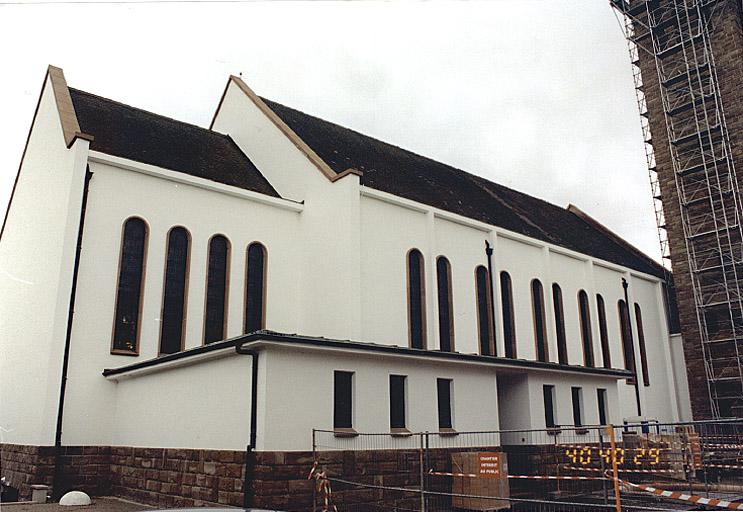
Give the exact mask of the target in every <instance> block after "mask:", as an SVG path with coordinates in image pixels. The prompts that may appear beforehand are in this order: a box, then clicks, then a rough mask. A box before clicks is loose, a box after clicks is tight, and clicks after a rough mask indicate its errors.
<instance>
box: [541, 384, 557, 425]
mask: <svg viewBox="0 0 743 512" xmlns="http://www.w3.org/2000/svg"><path fill="white" fill-rule="evenodd" d="M542 396H543V398H544V422H545V425H546V426H547V428H555V427H556V426H557V423H555V386H552V385H550V384H545V385H544V386H542Z"/></svg>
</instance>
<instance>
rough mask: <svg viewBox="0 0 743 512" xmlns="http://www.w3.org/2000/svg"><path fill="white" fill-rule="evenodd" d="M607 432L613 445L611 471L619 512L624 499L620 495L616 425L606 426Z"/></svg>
mask: <svg viewBox="0 0 743 512" xmlns="http://www.w3.org/2000/svg"><path fill="white" fill-rule="evenodd" d="M606 434H607V435H608V436H609V443H610V446H611V472H612V477H613V478H612V480H614V501H615V503H616V506H617V512H622V500H621V498H620V496H619V468H617V442H616V440H615V439H614V426H613V425H607V426H606Z"/></svg>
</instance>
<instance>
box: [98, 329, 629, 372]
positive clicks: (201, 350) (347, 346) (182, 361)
mask: <svg viewBox="0 0 743 512" xmlns="http://www.w3.org/2000/svg"><path fill="white" fill-rule="evenodd" d="M276 345H278V346H285V347H296V348H301V347H305V348H316V349H324V350H333V351H347V352H350V353H363V352H367V353H374V354H379V355H386V356H390V357H405V358H415V359H419V360H427V361H441V362H459V363H470V364H477V365H488V366H493V367H495V368H498V369H501V370H503V371H506V372H510V373H521V372H523V371H525V370H538V371H551V372H560V373H571V374H580V375H591V376H597V377H608V378H615V379H626V378H630V377H632V372H630V371H628V370H621V369H617V368H590V367H586V366H576V365H565V364H558V363H544V362H541V361H530V360H526V359H509V358H505V357H494V356H481V355H478V354H465V353H461V352H442V351H439V350H422V349H416V348H408V347H400V346H396V345H383V344H378V343H365V342H358V341H350V340H338V339H332V338H322V337H315V336H304V335H301V334H285V333H280V332H275V331H266V330H263V331H256V332H254V333H251V334H246V335H243V336H238V337H236V338H231V339H229V340H224V341H220V342H216V343H211V344H209V345H202V346H200V347H196V348H192V349H188V350H184V351H182V352H177V353H175V354H167V355H163V356H160V357H156V358H153V359H147V360H145V361H140V362H137V363H133V364H129V365H126V366H120V367H118V368H107V369H105V370H103V376H104V377H106V378H109V379H112V380H116V379H119V378H126V377H128V376H134V375H135V374H140V373H150V372H151V371H157V370H161V369H163V370H164V369H166V368H171V367H175V366H182V365H189V364H196V363H198V362H199V361H201V360H204V359H213V358H215V357H219V356H220V355H227V354H228V353H229V352H232V351H233V350H234V351H237V352H241V353H250V352H253V351H255V352H258V351H260V350H265V349H267V348H270V347H271V346H276Z"/></svg>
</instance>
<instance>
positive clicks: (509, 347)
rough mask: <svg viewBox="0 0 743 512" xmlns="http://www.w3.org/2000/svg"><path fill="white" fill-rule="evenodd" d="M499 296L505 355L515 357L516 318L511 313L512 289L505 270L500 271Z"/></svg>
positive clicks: (509, 278) (509, 277)
mask: <svg viewBox="0 0 743 512" xmlns="http://www.w3.org/2000/svg"><path fill="white" fill-rule="evenodd" d="M500 297H501V309H502V314H503V343H504V344H505V347H506V357H509V358H511V359H516V357H517V353H516V320H515V318H514V315H513V289H512V287H511V276H510V275H508V272H505V271H503V272H501V273H500Z"/></svg>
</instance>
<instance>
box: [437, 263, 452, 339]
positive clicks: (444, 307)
mask: <svg viewBox="0 0 743 512" xmlns="http://www.w3.org/2000/svg"><path fill="white" fill-rule="evenodd" d="M436 287H437V291H438V299H439V347H440V349H441V350H443V351H444V352H452V351H453V350H454V311H453V307H452V294H451V265H450V264H449V260H447V259H446V258H445V257H443V256H439V257H438V259H437V260H436Z"/></svg>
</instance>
